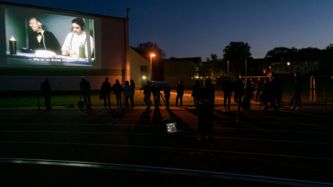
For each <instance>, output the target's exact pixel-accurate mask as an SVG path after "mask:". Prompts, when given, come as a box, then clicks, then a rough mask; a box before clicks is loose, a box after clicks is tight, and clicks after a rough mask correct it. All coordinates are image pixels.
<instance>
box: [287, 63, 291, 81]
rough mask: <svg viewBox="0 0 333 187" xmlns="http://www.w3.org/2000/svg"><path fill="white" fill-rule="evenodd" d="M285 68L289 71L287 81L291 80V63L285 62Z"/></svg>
mask: <svg viewBox="0 0 333 187" xmlns="http://www.w3.org/2000/svg"><path fill="white" fill-rule="evenodd" d="M287 66H288V69H289V79H291V63H290V62H287Z"/></svg>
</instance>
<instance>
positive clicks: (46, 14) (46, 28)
mask: <svg viewBox="0 0 333 187" xmlns="http://www.w3.org/2000/svg"><path fill="white" fill-rule="evenodd" d="M4 13H5V28H6V39H7V44H6V53H7V55H6V56H7V60H6V64H7V65H23V66H25V65H54V66H88V67H89V66H91V67H92V66H94V64H95V36H94V35H95V31H94V19H92V18H88V17H82V16H68V15H61V14H58V13H54V12H52V11H45V10H39V9H32V8H23V7H15V6H8V7H6V8H5V10H4Z"/></svg>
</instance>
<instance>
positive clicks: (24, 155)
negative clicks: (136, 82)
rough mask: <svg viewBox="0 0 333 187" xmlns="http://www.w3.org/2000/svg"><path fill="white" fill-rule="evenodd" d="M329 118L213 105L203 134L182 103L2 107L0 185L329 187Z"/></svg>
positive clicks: (332, 178)
mask: <svg viewBox="0 0 333 187" xmlns="http://www.w3.org/2000/svg"><path fill="white" fill-rule="evenodd" d="M232 109H233V110H234V111H235V108H232ZM332 116H333V112H332V111H331V110H328V111H326V112H323V111H322V108H318V107H316V106H304V108H303V109H302V110H301V111H294V110H289V109H288V108H283V109H282V110H281V111H280V112H278V113H277V112H273V111H266V112H264V111H262V110H261V109H260V107H259V106H255V107H254V108H253V110H251V111H248V112H241V113H240V115H238V114H237V113H236V112H229V113H225V112H223V110H222V107H216V111H215V112H214V139H213V141H212V142H208V141H203V142H202V141H198V140H197V137H198V132H197V114H196V112H195V110H194V109H193V108H191V107H182V108H178V107H172V108H171V110H169V111H168V110H166V109H165V108H164V107H161V108H160V110H154V109H152V111H150V112H147V111H146V110H145V108H144V107H140V106H138V107H135V108H134V109H132V110H123V111H121V112H119V111H117V110H114V109H113V110H109V111H106V110H103V109H98V108H97V109H96V108H95V109H93V110H91V111H85V110H79V109H65V108H56V107H55V108H54V109H53V110H51V111H39V110H35V109H10V110H9V109H2V110H0V147H1V149H0V173H1V174H0V178H1V180H0V186H142V185H145V186H185V185H186V186H190V185H191V186H250V185H252V186H333V151H332V150H333V120H332V119H333V118H332ZM168 119H174V120H176V121H177V123H178V129H179V130H181V132H179V133H175V134H168V133H167V132H166V128H165V126H164V124H163V120H168Z"/></svg>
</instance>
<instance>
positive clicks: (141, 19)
mask: <svg viewBox="0 0 333 187" xmlns="http://www.w3.org/2000/svg"><path fill="white" fill-rule="evenodd" d="M10 2H18V3H25V4H34V5H39V6H47V7H53V8H61V9H68V10H79V11H82V12H89V13H98V14H103V15H111V16H117V17H124V16H125V14H126V13H125V12H126V11H125V10H126V8H127V7H128V8H130V27H129V31H130V45H132V46H137V44H138V43H140V42H145V41H153V42H156V43H157V44H158V45H159V46H160V47H161V48H162V49H163V50H164V51H165V52H166V54H167V57H194V56H200V57H203V58H206V57H207V56H209V55H210V54H211V53H216V54H217V55H218V56H219V57H221V56H222V54H223V53H222V51H223V49H224V47H225V46H226V45H228V43H229V42H230V41H245V42H247V43H248V44H249V45H250V46H251V52H252V54H253V56H254V57H264V56H265V54H266V52H267V51H268V50H270V49H272V48H274V47H279V46H285V47H296V48H302V47H318V48H325V47H326V46H327V45H328V44H330V43H333V0H117V1H112V0H95V1H92V0H43V1H37V0H29V1H24V0H11V1H10Z"/></svg>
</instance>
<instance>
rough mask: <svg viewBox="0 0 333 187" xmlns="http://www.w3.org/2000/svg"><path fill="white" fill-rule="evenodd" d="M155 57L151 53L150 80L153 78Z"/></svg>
mask: <svg viewBox="0 0 333 187" xmlns="http://www.w3.org/2000/svg"><path fill="white" fill-rule="evenodd" d="M152 68H153V57H152V56H151V55H150V63H149V71H150V80H153V70H152Z"/></svg>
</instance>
